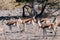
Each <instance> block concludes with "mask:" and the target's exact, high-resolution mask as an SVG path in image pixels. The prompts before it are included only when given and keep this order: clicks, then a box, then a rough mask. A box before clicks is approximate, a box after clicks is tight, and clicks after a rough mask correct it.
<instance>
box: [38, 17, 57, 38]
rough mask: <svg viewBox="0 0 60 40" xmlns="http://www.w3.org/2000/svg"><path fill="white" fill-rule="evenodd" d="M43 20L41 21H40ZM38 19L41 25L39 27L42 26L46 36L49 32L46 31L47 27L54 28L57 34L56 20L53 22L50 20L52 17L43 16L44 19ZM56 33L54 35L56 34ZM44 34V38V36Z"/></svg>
mask: <svg viewBox="0 0 60 40" xmlns="http://www.w3.org/2000/svg"><path fill="white" fill-rule="evenodd" d="M40 20H41V21H40ZM40 20H38V25H39V28H42V29H43V35H44V36H46V35H47V33H46V28H49V29H50V28H52V29H53V31H54V33H55V35H56V27H57V23H56V22H53V23H51V22H50V21H49V20H50V18H43V19H40ZM55 20H56V19H55V18H54V20H53V21H55ZM55 35H54V36H55ZM44 36H43V38H44ZM46 39H47V36H46Z"/></svg>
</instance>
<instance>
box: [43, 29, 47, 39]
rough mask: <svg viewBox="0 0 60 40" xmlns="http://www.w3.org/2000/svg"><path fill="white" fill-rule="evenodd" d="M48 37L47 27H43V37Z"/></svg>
mask: <svg viewBox="0 0 60 40" xmlns="http://www.w3.org/2000/svg"><path fill="white" fill-rule="evenodd" d="M44 37H46V39H47V32H46V28H43V38H44Z"/></svg>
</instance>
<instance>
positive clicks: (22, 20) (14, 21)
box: [6, 18, 34, 32]
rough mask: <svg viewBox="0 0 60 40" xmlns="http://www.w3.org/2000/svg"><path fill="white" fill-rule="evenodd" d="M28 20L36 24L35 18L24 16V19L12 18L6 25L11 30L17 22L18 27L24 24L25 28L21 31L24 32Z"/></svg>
mask: <svg viewBox="0 0 60 40" xmlns="http://www.w3.org/2000/svg"><path fill="white" fill-rule="evenodd" d="M28 22H32V24H33V25H34V19H33V18H24V19H17V20H10V21H7V22H6V25H8V26H9V28H10V30H11V27H12V26H11V25H13V24H16V25H17V27H19V25H20V24H23V30H21V32H23V31H24V30H25V27H26V23H28ZM24 26H25V27H24ZM19 28H20V27H19Z"/></svg>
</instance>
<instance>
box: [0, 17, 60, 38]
mask: <svg viewBox="0 0 60 40" xmlns="http://www.w3.org/2000/svg"><path fill="white" fill-rule="evenodd" d="M51 20H52V19H51V18H38V19H35V18H23V19H21V18H19V19H11V20H9V21H6V22H5V24H6V25H7V26H9V28H10V30H11V27H12V26H11V25H16V26H17V27H19V26H20V24H23V25H24V28H23V30H21V31H25V26H26V24H27V23H32V24H33V26H35V23H36V24H38V27H39V28H42V29H43V37H44V36H45V37H46V38H47V33H46V28H48V29H52V30H53V32H54V33H55V35H56V29H57V27H58V26H60V22H58V21H57V17H55V18H54V19H53V20H52V22H51ZM0 30H2V28H1V27H0ZM55 35H54V36H55Z"/></svg>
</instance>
